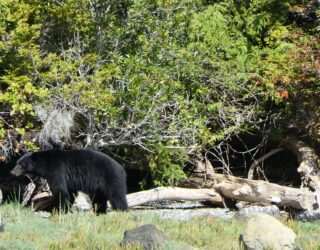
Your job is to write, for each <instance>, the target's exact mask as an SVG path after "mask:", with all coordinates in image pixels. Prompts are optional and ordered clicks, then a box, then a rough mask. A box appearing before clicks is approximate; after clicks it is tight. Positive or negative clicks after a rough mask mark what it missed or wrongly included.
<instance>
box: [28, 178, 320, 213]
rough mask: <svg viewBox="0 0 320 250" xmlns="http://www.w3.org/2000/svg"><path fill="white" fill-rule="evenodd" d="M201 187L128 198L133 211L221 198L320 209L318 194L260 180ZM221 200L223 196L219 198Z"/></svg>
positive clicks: (36, 202) (36, 200)
mask: <svg viewBox="0 0 320 250" xmlns="http://www.w3.org/2000/svg"><path fill="white" fill-rule="evenodd" d="M190 181H192V182H196V183H198V185H201V186H202V189H185V188H156V189H152V190H148V191H142V192H137V193H132V194H129V195H127V199H128V203H129V206H130V207H133V206H137V205H142V204H145V203H148V202H151V201H161V200H177V201H178V200H197V201H211V202H213V203H216V204H219V205H221V203H222V198H221V196H222V197H226V198H231V199H236V200H238V201H246V202H252V203H262V204H274V205H277V206H279V207H288V208H294V209H299V210H308V211H311V210H314V209H317V208H318V203H317V196H316V193H314V192H311V191H310V190H308V189H306V188H292V187H286V186H281V185H277V184H274V183H269V182H266V181H260V180H248V179H243V178H238V177H234V176H230V175H222V174H215V175H214V176H208V177H207V180H206V181H205V182H204V181H203V179H202V178H193V179H192V180H190ZM219 194H220V195H221V196H220V195H219ZM50 197H51V194H50V193H48V192H43V193H40V194H37V195H36V196H34V197H33V198H32V202H31V204H32V207H33V210H38V209H40V208H41V209H42V208H43V207H44V206H45V205H46V203H47V202H49V201H50Z"/></svg>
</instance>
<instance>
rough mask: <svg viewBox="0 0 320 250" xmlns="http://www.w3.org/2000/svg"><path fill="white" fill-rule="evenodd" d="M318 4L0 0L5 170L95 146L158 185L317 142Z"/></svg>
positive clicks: (0, 145) (0, 129)
mask: <svg viewBox="0 0 320 250" xmlns="http://www.w3.org/2000/svg"><path fill="white" fill-rule="evenodd" d="M319 5H320V3H319V2H318V1H298V0H290V1H289V0H282V1H278V0H245V1H238V0H220V1H218V0H217V1H213V0H212V1H211V0H1V2H0V139H1V140H0V151H1V152H0V153H1V157H2V160H4V159H6V158H9V157H10V156H11V155H13V154H14V153H15V152H19V151H27V150H29V151H32V150H37V149H40V148H41V149H45V148H51V147H61V148H74V147H77V148H94V149H100V150H104V151H106V152H108V153H109V154H112V156H113V157H115V158H116V159H117V160H120V161H121V162H122V163H123V164H125V165H126V164H127V166H131V165H135V166H147V168H148V178H149V179H151V181H152V183H153V184H154V185H161V184H172V183H174V182H175V181H176V180H179V179H180V178H183V177H184V176H185V174H186V171H185V170H186V167H188V166H192V164H194V163H195V162H196V161H203V160H206V159H209V160H210V161H211V162H212V163H213V164H217V165H216V166H217V168H216V169H217V170H218V171H219V169H220V171H222V172H225V173H232V171H233V169H232V164H230V163H231V162H232V158H233V157H236V159H239V156H241V157H243V158H245V159H248V157H249V158H250V159H254V158H255V157H256V156H257V155H259V153H261V152H262V151H263V150H265V148H266V147H267V146H268V145H269V144H270V142H279V141H281V139H283V138H286V137H290V136H291V137H301V138H303V139H305V140H309V141H311V142H312V143H314V144H315V145H316V144H317V143H318V142H320V98H319V94H320V50H319V49H320V42H319V41H320V35H319V31H320V19H319V18H320V17H319V16H320V8H319ZM240 144H241V146H239V145H240ZM244 162H245V161H244ZM243 167H244V169H246V166H245V164H244V166H243Z"/></svg>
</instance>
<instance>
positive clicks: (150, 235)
mask: <svg viewBox="0 0 320 250" xmlns="http://www.w3.org/2000/svg"><path fill="white" fill-rule="evenodd" d="M167 239H168V238H167V236H166V235H165V234H164V233H163V232H161V231H160V230H158V229H157V228H156V226H155V225H152V224H146V225H143V226H140V227H137V228H133V229H129V230H126V231H125V232H124V238H123V240H122V242H121V243H120V244H121V246H124V245H126V244H134V243H138V244H141V245H142V246H143V248H144V249H145V250H151V249H154V248H155V247H160V246H161V245H164V244H165V243H166V241H167Z"/></svg>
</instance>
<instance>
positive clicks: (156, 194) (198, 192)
mask: <svg viewBox="0 0 320 250" xmlns="http://www.w3.org/2000/svg"><path fill="white" fill-rule="evenodd" d="M127 200H128V205H129V207H134V206H138V205H143V204H145V203H148V202H153V201H163V200H170V201H180V200H187V201H210V202H212V203H214V204H219V205H222V204H223V200H222V197H221V195H220V194H218V193H217V192H216V191H215V190H214V189H190V188H178V187H158V188H154V189H151V190H147V191H141V192H137V193H132V194H128V195H127Z"/></svg>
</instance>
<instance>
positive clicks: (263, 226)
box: [240, 214, 297, 250]
mask: <svg viewBox="0 0 320 250" xmlns="http://www.w3.org/2000/svg"><path fill="white" fill-rule="evenodd" d="M296 237H297V236H296V234H295V233H294V232H293V231H292V230H291V229H290V228H288V227H286V226H284V225H283V224H282V223H281V222H280V221H278V220H277V219H275V218H274V217H272V216H270V215H267V214H257V215H255V216H253V217H252V218H251V219H250V220H249V221H248V224H247V227H246V228H245V230H244V232H243V234H242V235H241V236H240V240H241V241H242V243H243V244H244V247H245V249H248V250H265V249H274V250H289V249H290V250H291V249H294V242H295V240H296Z"/></svg>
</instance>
